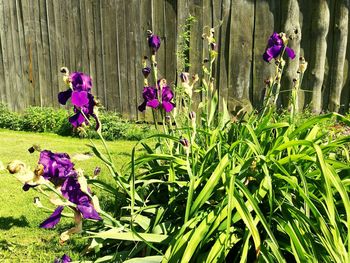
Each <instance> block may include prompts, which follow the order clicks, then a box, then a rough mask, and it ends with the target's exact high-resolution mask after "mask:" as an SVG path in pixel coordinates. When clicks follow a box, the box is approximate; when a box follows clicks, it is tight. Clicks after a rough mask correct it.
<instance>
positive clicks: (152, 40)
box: [148, 34, 160, 53]
mask: <svg viewBox="0 0 350 263" xmlns="http://www.w3.org/2000/svg"><path fill="white" fill-rule="evenodd" d="M148 45H149V47H150V48H151V49H152V51H153V53H156V52H157V51H158V49H159V47H160V37H159V36H157V35H154V34H152V35H151V36H149V37H148Z"/></svg>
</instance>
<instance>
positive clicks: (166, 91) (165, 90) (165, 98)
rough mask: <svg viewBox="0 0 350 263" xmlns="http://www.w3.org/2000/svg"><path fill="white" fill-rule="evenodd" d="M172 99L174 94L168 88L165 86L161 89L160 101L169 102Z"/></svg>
mask: <svg viewBox="0 0 350 263" xmlns="http://www.w3.org/2000/svg"><path fill="white" fill-rule="evenodd" d="M173 97H174V94H173V92H172V90H171V89H170V88H169V87H168V86H165V87H163V88H162V100H163V101H167V102H169V101H171V100H172V98H173Z"/></svg>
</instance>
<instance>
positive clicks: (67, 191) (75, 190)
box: [61, 177, 101, 220]
mask: <svg viewBox="0 0 350 263" xmlns="http://www.w3.org/2000/svg"><path fill="white" fill-rule="evenodd" d="M88 190H90V189H88ZM61 193H62V195H63V197H65V198H67V199H68V200H69V201H70V202H72V203H74V204H76V205H77V209H78V211H79V212H80V213H81V214H82V215H83V217H84V218H87V219H94V220H101V217H100V216H99V214H98V213H97V211H96V210H95V208H94V206H93V205H92V204H91V202H90V198H89V196H88V195H87V194H86V193H84V192H83V191H82V190H81V188H80V184H79V182H78V178H76V177H69V178H67V179H66V180H65V181H64V183H63V185H62V187H61Z"/></svg>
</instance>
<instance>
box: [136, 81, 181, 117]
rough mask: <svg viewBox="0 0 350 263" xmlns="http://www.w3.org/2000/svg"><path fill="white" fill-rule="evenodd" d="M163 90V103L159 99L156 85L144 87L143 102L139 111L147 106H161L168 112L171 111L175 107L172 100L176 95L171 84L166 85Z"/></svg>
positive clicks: (154, 107)
mask: <svg viewBox="0 0 350 263" xmlns="http://www.w3.org/2000/svg"><path fill="white" fill-rule="evenodd" d="M161 90H162V101H161V103H160V102H159V100H158V90H157V89H156V88H154V87H144V89H143V93H142V96H143V99H144V101H143V103H142V104H141V105H140V106H139V107H138V109H139V111H144V110H145V109H146V106H148V107H151V108H153V109H156V108H158V107H159V106H161V107H162V108H163V109H164V110H165V111H166V112H170V111H172V110H173V109H174V107H175V104H174V103H172V102H171V100H172V99H173V97H174V94H173V92H172V90H171V89H170V87H169V86H164V87H162V88H161Z"/></svg>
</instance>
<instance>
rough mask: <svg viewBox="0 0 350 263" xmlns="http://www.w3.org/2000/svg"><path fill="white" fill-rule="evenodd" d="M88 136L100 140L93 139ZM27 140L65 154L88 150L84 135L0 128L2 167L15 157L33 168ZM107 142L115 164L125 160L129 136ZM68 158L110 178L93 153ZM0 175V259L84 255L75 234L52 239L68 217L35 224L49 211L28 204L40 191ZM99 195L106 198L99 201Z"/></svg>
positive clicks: (33, 157)
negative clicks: (42, 226) (62, 239)
mask: <svg viewBox="0 0 350 263" xmlns="http://www.w3.org/2000/svg"><path fill="white" fill-rule="evenodd" d="M94 142H95V143H96V144H98V145H101V143H100V142H99V141H98V140H94ZM33 144H38V145H40V147H41V149H42V150H43V149H47V150H51V151H53V152H66V153H68V154H69V155H70V156H71V157H73V156H75V155H76V154H82V153H87V152H89V151H90V148H89V147H87V144H89V140H87V139H77V138H70V137H61V136H58V135H53V134H36V133H28V132H14V131H8V130H1V129H0V161H1V162H2V163H3V164H4V166H5V167H6V165H7V163H8V162H10V161H12V160H15V159H17V160H21V161H24V162H25V163H26V164H27V165H29V166H30V167H31V168H33V169H34V168H35V166H36V164H37V162H38V159H39V152H35V153H33V154H30V153H29V152H28V148H29V147H31V146H32V145H33ZM107 144H108V147H109V149H110V152H111V154H112V157H113V158H114V161H115V165H116V166H117V167H119V168H122V166H123V165H125V164H126V163H128V162H129V160H130V153H131V150H132V148H133V146H134V145H135V142H130V141H115V142H107ZM101 149H103V148H102V145H101ZM74 163H75V167H76V168H82V169H83V170H84V172H85V174H87V175H91V174H92V173H93V171H94V169H95V167H96V166H99V167H101V174H100V175H99V177H100V178H101V179H102V180H104V181H111V182H112V181H113V178H112V177H111V176H110V175H109V173H108V171H107V169H106V168H105V167H104V166H103V164H102V163H101V162H100V160H99V159H98V158H97V157H95V156H92V157H91V158H89V159H87V160H74ZM0 178H1V184H0V262H53V260H54V258H55V257H60V256H61V255H63V254H64V253H66V254H68V255H69V256H71V258H72V259H73V260H81V259H84V258H85V256H82V255H81V252H82V250H83V249H84V248H85V247H86V243H84V241H83V240H82V239H80V238H79V234H77V235H75V236H73V238H72V239H71V240H70V241H68V242H67V243H66V244H64V245H60V244H59V242H58V241H59V235H60V233H61V232H63V231H65V230H67V229H69V228H71V227H72V226H73V220H72V219H70V218H63V219H62V220H61V222H60V223H59V224H58V226H57V227H56V228H55V229H50V230H47V229H40V228H39V227H38V225H39V224H40V223H41V222H42V221H43V220H45V219H46V218H47V217H48V216H49V213H48V212H45V211H44V210H43V209H39V208H37V207H35V206H34V204H33V199H34V197H36V196H40V194H39V193H38V192H37V191H35V190H33V189H31V190H29V191H28V192H24V191H23V190H22V184H21V183H20V182H19V181H17V180H16V178H15V177H14V176H13V175H10V174H9V173H8V172H7V170H1V171H0ZM97 192H98V195H99V197H100V200H101V199H102V200H101V201H102V206H104V205H105V204H104V203H106V202H108V198H104V197H105V195H104V193H102V192H101V191H97ZM104 199H106V200H107V201H106V200H105V201H103V200H104ZM41 200H42V202H43V203H44V204H45V205H46V204H47V205H49V206H50V207H51V208H54V206H53V205H51V204H49V203H48V202H47V200H45V199H44V198H43V197H41Z"/></svg>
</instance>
